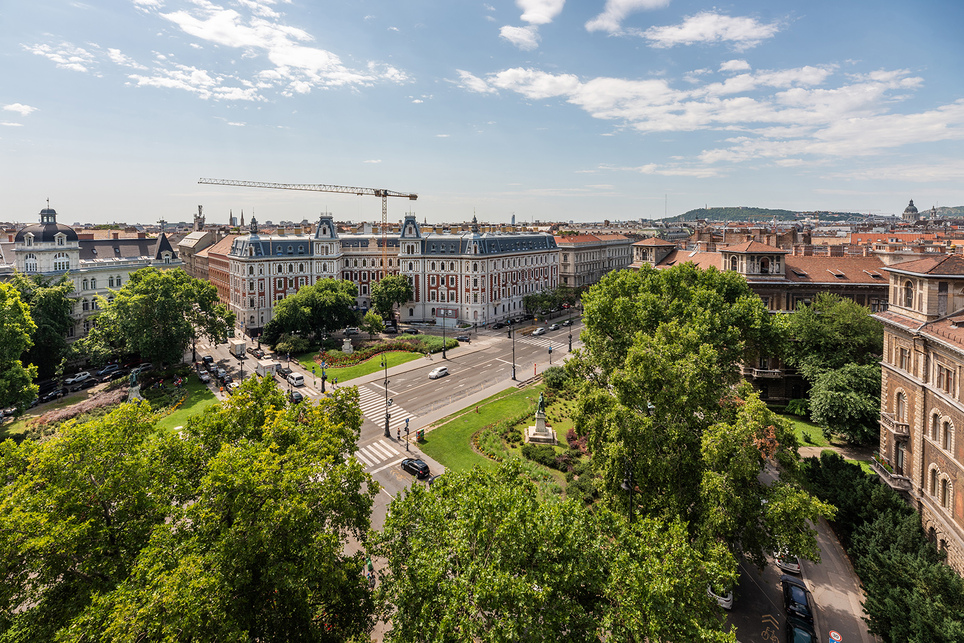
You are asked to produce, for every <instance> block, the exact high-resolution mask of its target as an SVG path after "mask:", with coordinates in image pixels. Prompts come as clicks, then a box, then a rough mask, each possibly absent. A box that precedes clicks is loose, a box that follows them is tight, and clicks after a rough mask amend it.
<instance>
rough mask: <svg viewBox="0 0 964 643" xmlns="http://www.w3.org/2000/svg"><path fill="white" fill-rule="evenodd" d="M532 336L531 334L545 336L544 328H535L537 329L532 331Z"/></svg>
mask: <svg viewBox="0 0 964 643" xmlns="http://www.w3.org/2000/svg"><path fill="white" fill-rule="evenodd" d="M532 334H533V335H545V334H546V329H545V328H542V327H541V326H540V327H539V328H537V329H535V330H534V331H532Z"/></svg>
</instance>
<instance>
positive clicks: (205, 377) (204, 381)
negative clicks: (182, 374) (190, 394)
mask: <svg viewBox="0 0 964 643" xmlns="http://www.w3.org/2000/svg"><path fill="white" fill-rule="evenodd" d="M197 376H198V379H200V380H201V383H202V384H210V383H211V376H210V375H208V374H207V373H205V372H204V371H201V372H200V373H198V374H197Z"/></svg>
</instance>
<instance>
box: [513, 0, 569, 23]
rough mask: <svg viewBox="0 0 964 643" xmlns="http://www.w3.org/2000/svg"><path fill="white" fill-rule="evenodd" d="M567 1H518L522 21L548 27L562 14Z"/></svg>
mask: <svg viewBox="0 0 964 643" xmlns="http://www.w3.org/2000/svg"><path fill="white" fill-rule="evenodd" d="M565 4H566V0H516V6H518V7H519V8H520V9H522V20H524V21H525V22H528V23H529V24H530V25H547V24H549V23H550V22H552V21H553V20H555V18H556V16H558V15H559V14H560V13H562V8H563V7H564V6H565Z"/></svg>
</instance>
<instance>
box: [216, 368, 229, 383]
mask: <svg viewBox="0 0 964 643" xmlns="http://www.w3.org/2000/svg"><path fill="white" fill-rule="evenodd" d="M227 374H228V372H227V371H226V370H225V369H223V368H220V367H219V368H218V370H217V376H218V379H219V380H223V379H224V378H225V377H226V376H227Z"/></svg>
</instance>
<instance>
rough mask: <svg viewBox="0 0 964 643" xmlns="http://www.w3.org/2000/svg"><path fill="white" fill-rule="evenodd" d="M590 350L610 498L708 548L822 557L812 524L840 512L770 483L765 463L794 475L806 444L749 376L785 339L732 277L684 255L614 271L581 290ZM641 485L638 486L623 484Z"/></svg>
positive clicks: (587, 403)
mask: <svg viewBox="0 0 964 643" xmlns="http://www.w3.org/2000/svg"><path fill="white" fill-rule="evenodd" d="M583 302H584V307H585V323H586V327H585V329H584V330H583V334H582V337H583V340H584V342H585V349H583V350H580V351H577V352H576V353H575V359H572V360H570V361H569V362H567V370H569V372H570V373H571V375H573V376H575V377H573V379H574V381H581V382H583V384H582V389H581V391H580V393H579V400H578V405H577V412H576V416H575V421H576V429H577V432H578V433H579V434H580V435H585V436H587V438H588V445H589V451H590V452H591V453H592V454H593V466H594V468H595V469H596V470H597V472H598V473H599V474H600V483H599V484H600V487H601V488H602V489H603V490H604V491H605V499H606V501H607V504H608V505H609V506H610V507H614V508H617V509H619V510H620V511H622V512H625V513H629V512H633V513H635V514H639V515H643V516H648V517H654V518H655V517H662V518H664V519H676V520H680V521H681V522H682V523H684V524H686V525H687V526H688V529H689V530H690V537H691V538H692V539H693V541H694V542H695V543H699V545H700V547H701V548H702V549H703V551H706V552H709V551H711V550H712V549H713V548H714V547H716V546H717V545H718V544H719V543H723V544H725V545H726V546H727V547H728V548H729V549H730V550H731V551H733V552H734V553H741V554H742V555H745V556H747V557H749V558H751V559H752V560H754V561H755V562H757V563H758V564H762V563H763V561H764V560H765V555H766V554H767V553H768V552H771V551H773V550H774V549H776V548H778V547H783V546H786V547H789V548H791V549H792V550H793V552H792V553H796V554H799V555H801V556H812V555H816V554H817V548H816V543H815V534H814V533H813V531H812V529H811V528H810V527H809V526H808V525H807V521H808V520H813V519H815V518H817V517H819V516H828V515H831V513H832V508H831V507H829V506H828V505H825V504H823V503H820V502H818V501H816V500H815V499H813V498H811V497H809V496H808V495H807V494H805V493H804V492H802V490H800V489H799V487H797V486H796V485H794V484H793V483H792V482H790V481H789V479H788V480H787V481H783V482H781V484H778V485H774V486H771V487H765V486H763V485H762V484H761V483H760V482H759V476H760V474H761V473H762V472H763V470H764V467H765V466H766V464H767V463H768V462H771V461H775V462H778V463H780V465H781V467H782V469H783V470H784V471H785V472H787V474H788V475H790V474H791V473H792V471H793V469H794V463H795V449H796V446H797V445H796V440H795V437H794V435H793V433H792V431H791V430H790V429H789V427H788V426H787V424H786V423H785V422H783V421H781V420H780V419H779V418H777V417H776V416H775V415H774V414H773V413H771V412H770V411H769V410H768V409H767V408H766V405H765V404H763V403H762V402H761V401H760V400H759V396H758V395H757V394H756V393H754V392H753V391H752V389H751V388H750V387H748V386H747V385H743V386H740V387H736V384H737V382H738V381H739V369H738V364H739V362H740V361H741V360H742V359H744V358H745V356H746V355H748V354H749V355H753V354H757V353H759V352H768V350H769V349H770V347H772V346H773V345H774V344H775V343H777V342H779V340H780V336H781V335H780V329H779V328H778V327H776V326H774V324H773V321H772V319H771V318H770V316H769V314H768V313H767V312H766V310H765V309H764V308H763V305H762V302H761V301H760V299H759V298H758V297H756V296H755V295H753V293H752V292H751V291H750V290H749V288H748V286H747V284H746V282H745V281H744V280H743V279H742V277H740V276H739V275H736V274H734V273H721V272H719V271H716V270H712V269H711V270H707V271H702V270H699V269H698V268H696V267H694V266H691V265H689V264H683V265H680V266H676V267H673V268H671V269H669V270H665V271H655V270H647V269H645V268H644V269H643V270H641V271H640V272H639V273H632V272H629V271H621V272H618V273H610V274H609V275H607V276H606V277H604V278H603V280H602V281H601V282H600V283H599V284H597V286H595V287H593V288H592V289H590V290H589V292H588V293H586V295H584V297H583ZM629 482H631V483H632V485H633V488H634V489H637V490H638V493H633V494H627V493H626V492H625V491H624V490H623V489H622V488H623V485H624V484H625V483H629Z"/></svg>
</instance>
